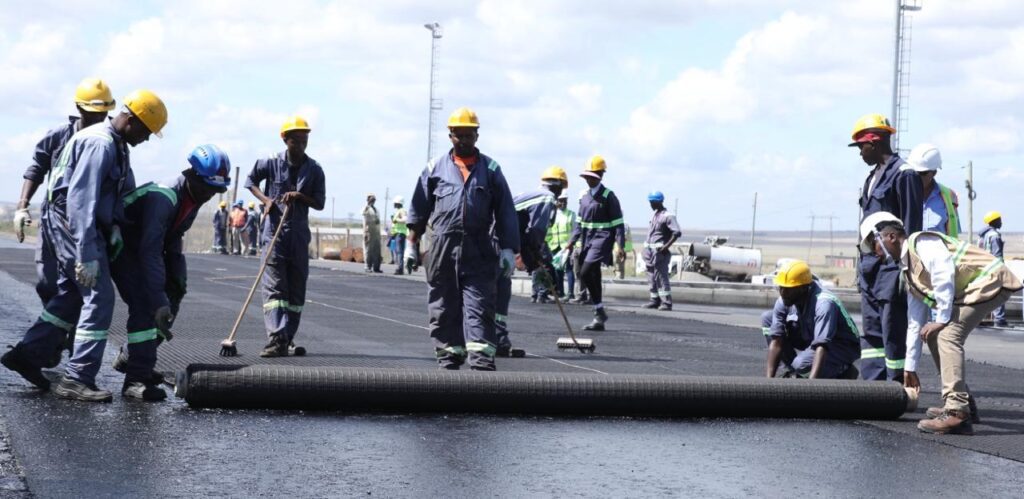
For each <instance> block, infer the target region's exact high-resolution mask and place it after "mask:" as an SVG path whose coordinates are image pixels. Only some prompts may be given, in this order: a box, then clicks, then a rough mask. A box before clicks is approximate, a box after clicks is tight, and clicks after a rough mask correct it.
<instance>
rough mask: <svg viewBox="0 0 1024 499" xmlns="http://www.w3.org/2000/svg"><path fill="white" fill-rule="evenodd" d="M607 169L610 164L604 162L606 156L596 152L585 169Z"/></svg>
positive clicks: (595, 170) (600, 170)
mask: <svg viewBox="0 0 1024 499" xmlns="http://www.w3.org/2000/svg"><path fill="white" fill-rule="evenodd" d="M607 170H608V165H607V164H606V163H605V162H604V158H603V157H602V156H601V155H599V154H595V155H594V157H592V158H590V163H588V164H587V167H586V168H585V169H584V171H588V172H605V171H607Z"/></svg>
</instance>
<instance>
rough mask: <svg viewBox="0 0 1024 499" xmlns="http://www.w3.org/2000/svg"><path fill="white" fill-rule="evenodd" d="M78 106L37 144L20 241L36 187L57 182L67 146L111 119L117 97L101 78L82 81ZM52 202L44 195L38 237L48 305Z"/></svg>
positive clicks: (41, 287)
mask: <svg viewBox="0 0 1024 499" xmlns="http://www.w3.org/2000/svg"><path fill="white" fill-rule="evenodd" d="M75 108H77V109H78V116H68V122H67V123H65V124H63V125H61V126H59V127H57V128H54V129H52V130H50V131H48V132H46V135H44V136H43V138H42V140H40V141H39V142H38V143H37V144H36V150H35V153H34V154H33V155H32V164H31V165H29V167H28V168H27V169H26V170H25V175H24V179H25V182H24V183H22V186H21V198H20V199H19V200H18V205H17V209H16V210H15V211H14V231H15V233H16V234H17V236H18V242H23V241H24V240H25V226H26V225H31V224H32V217H31V215H29V210H28V209H29V203H30V202H31V201H32V197H33V196H35V193H36V190H38V189H39V186H40V185H42V184H43V182H45V181H46V179H47V177H50V183H51V184H52V183H53V182H55V181H56V180H55V179H53V178H52V176H51V175H50V172H51V169H52V168H53V167H54V166H55V165H56V164H57V160H58V159H59V158H60V153H61V151H63V150H64V145H65V144H67V142H68V140H70V139H71V136H72V135H74V134H75V133H76V132H78V131H79V130H83V129H85V128H89V127H90V126H92V125H95V124H96V123H99V122H101V121H103V120H105V119H107V113H108V112H109V111H112V110H113V109H114V97H113V95H112V94H111V93H110V87H108V86H107V84H106V83H104V82H103V80H100V79H97V78H86V79H84V80H82V82H81V83H79V84H78V88H76V89H75ZM49 204H50V203H49V200H48V199H47V198H46V197H45V196H44V197H43V201H42V202H41V203H40V205H39V235H38V236H37V237H36V278H37V279H38V280H37V281H36V294H38V295H39V299H40V300H41V301H42V302H43V306H44V307H45V306H46V302H48V301H50V299H51V298H53V297H54V296H56V295H57V252H56V250H54V248H53V242H52V241H50V234H49V232H50V229H49V226H48V216H47V210H48V209H49ZM73 319H74V320H72V321H70V322H72V323H74V322H77V321H78V316H77V315H76V316H75V317H74V318H73Z"/></svg>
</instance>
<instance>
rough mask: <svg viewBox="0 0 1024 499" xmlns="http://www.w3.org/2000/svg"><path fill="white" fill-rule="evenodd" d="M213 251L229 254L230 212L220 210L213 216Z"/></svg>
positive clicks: (223, 209)
mask: <svg viewBox="0 0 1024 499" xmlns="http://www.w3.org/2000/svg"><path fill="white" fill-rule="evenodd" d="M213 251H214V252H217V253H220V254H222V255H226V254H228V210H227V209H225V208H218V209H217V211H216V212H215V213H214V214H213Z"/></svg>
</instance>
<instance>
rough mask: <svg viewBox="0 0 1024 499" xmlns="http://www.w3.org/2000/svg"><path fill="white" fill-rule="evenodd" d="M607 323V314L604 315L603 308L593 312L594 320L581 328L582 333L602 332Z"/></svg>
mask: <svg viewBox="0 0 1024 499" xmlns="http://www.w3.org/2000/svg"><path fill="white" fill-rule="evenodd" d="M605 322H608V314H606V313H605V311H604V307H602V308H599V309H597V310H594V320H593V321H592V322H591V323H590V324H587V325H586V326H583V330H584V331H604V323H605Z"/></svg>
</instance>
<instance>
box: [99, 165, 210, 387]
mask: <svg viewBox="0 0 1024 499" xmlns="http://www.w3.org/2000/svg"><path fill="white" fill-rule="evenodd" d="M186 182H187V181H186V180H185V177H184V176H180V177H178V179H177V180H176V181H175V182H174V183H173V184H171V185H170V186H166V185H160V184H156V183H153V182H150V183H147V184H143V185H142V186H140V187H139V188H138V189H135V190H134V191H132V192H130V193H128V194H127V195H126V196H125V197H124V211H125V218H126V221H127V223H125V224H124V225H123V228H122V229H121V232H122V236H123V237H124V251H122V252H121V255H120V256H119V257H117V258H116V259H114V261H113V262H112V263H111V264H110V266H111V268H110V271H111V274H112V276H113V279H114V284H115V285H117V290H118V292H119V293H120V295H121V299H122V300H124V302H125V304H126V305H128V324H127V328H126V329H127V331H128V345H127V350H128V364H127V368H126V370H125V375H126V376H125V380H126V381H142V382H144V381H148V380H149V379H151V377H152V373H153V367H154V366H156V349H157V346H158V344H159V341H158V338H159V337H161V336H162V334H161V332H160V331H159V330H158V329H157V327H156V322H155V321H154V315H155V314H156V311H157V309H159V308H160V307H165V306H166V307H170V309H171V313H172V314H174V315H175V316H177V315H178V308H179V306H180V305H181V300H182V298H184V296H185V291H186V285H187V279H188V272H187V268H186V265H185V255H184V254H183V251H182V238H183V237H184V235H185V232H186V231H188V229H189V228H190V227H192V223H193V222H194V221H195V219H196V214H197V213H198V211H199V208H200V205H198V204H196V202H195V201H194V200H192V198H191V196H190V195H189V193H188V188H187V187H186Z"/></svg>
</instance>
